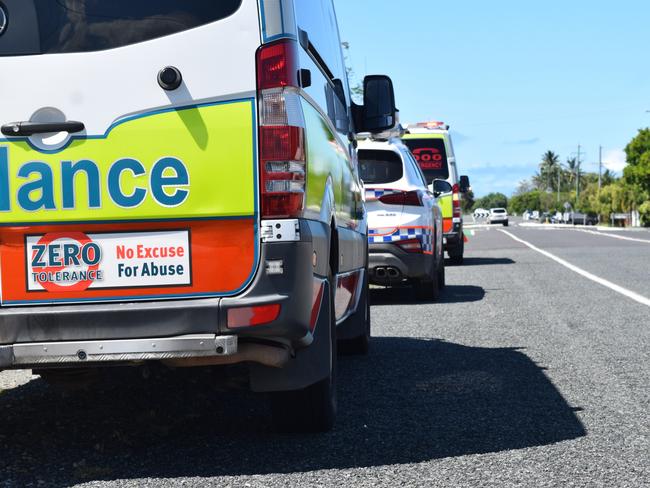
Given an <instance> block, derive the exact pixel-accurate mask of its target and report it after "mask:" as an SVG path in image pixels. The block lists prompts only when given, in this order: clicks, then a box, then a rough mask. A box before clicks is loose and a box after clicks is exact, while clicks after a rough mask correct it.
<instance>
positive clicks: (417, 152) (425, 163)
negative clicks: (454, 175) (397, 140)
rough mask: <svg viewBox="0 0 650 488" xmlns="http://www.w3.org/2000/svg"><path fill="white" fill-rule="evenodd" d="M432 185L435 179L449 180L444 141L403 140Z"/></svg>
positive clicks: (428, 182)
mask: <svg viewBox="0 0 650 488" xmlns="http://www.w3.org/2000/svg"><path fill="white" fill-rule="evenodd" d="M402 142H403V143H404V144H406V145H407V146H408V148H409V149H410V150H411V152H412V153H413V156H414V157H415V160H416V161H417V162H418V164H419V165H420V169H422V172H423V173H424V177H425V178H426V179H427V184H428V185H430V184H431V182H432V181H433V180H435V179H440V180H446V179H447V178H449V167H448V166H447V151H446V150H445V141H444V140H443V139H403V140H402Z"/></svg>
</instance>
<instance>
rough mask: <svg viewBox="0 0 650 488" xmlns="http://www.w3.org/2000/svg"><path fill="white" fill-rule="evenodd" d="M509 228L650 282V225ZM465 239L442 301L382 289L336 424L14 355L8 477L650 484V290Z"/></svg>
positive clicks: (597, 269) (608, 272)
mask: <svg viewBox="0 0 650 488" xmlns="http://www.w3.org/2000/svg"><path fill="white" fill-rule="evenodd" d="M507 230H508V231H509V232H511V233H512V234H514V235H515V236H517V237H519V238H521V239H524V240H526V241H528V242H530V243H532V244H534V245H536V246H537V247H539V248H542V249H544V250H546V251H548V252H551V253H552V254H554V255H556V256H558V257H560V258H562V259H564V260H566V261H568V262H570V263H572V264H574V265H576V266H579V267H580V268H582V269H585V270H586V271H588V272H590V273H592V274H594V275H597V276H600V277H602V278H605V279H607V280H609V281H611V282H613V283H615V284H617V285H619V286H622V287H625V288H627V289H629V290H631V291H634V292H636V293H638V294H640V295H643V296H645V297H647V298H650V287H649V286H648V283H650V242H637V241H625V240H621V239H617V238H613V237H608V236H602V235H594V234H589V233H586V232H580V231H575V230H546V229H537V228H534V229H531V228H522V227H513V226H511V227H509V228H508V229H507ZM619 235H629V236H632V237H638V238H639V239H647V240H650V234H648V233H625V234H619ZM467 250H468V251H467V258H466V264H465V265H463V266H459V267H448V268H447V282H448V286H447V288H446V290H445V291H444V293H443V296H442V299H441V301H440V302H439V303H418V302H416V301H415V300H414V299H413V297H412V293H411V292H410V290H408V289H407V288H404V289H398V290H389V289H375V290H373V294H372V299H373V303H374V304H373V307H372V319H373V327H374V335H375V337H374V338H373V342H372V351H371V354H370V355H369V356H368V357H366V358H342V359H341V361H340V369H339V370H340V374H339V380H340V385H339V387H340V390H339V405H340V415H339V420H338V424H337V426H336V429H335V430H334V431H333V432H332V433H329V434H326V435H320V436H280V435H277V434H274V433H273V432H272V431H271V429H270V427H269V425H268V411H267V408H268V405H267V403H266V401H265V398H264V397H263V396H258V395H253V394H250V393H246V392H243V391H236V392H234V393H233V392H232V391H227V392H225V390H230V389H231V388H232V386H233V385H232V384H224V383H223V381H221V380H220V378H218V377H216V376H215V375H214V374H212V373H210V372H202V373H201V374H198V375H197V374H193V373H196V372H195V371H193V372H188V371H185V372H181V373H177V374H164V375H160V376H159V375H157V374H154V375H153V376H152V377H151V378H149V379H148V380H143V379H141V378H139V377H136V376H135V375H134V374H133V373H131V372H127V373H120V374H117V375H116V376H115V377H114V378H112V379H111V380H108V381H105V382H102V383H100V384H99V386H95V387H93V388H91V389H90V390H87V391H77V392H67V393H62V392H59V391H58V390H55V389H53V388H50V387H48V386H47V385H45V384H44V383H43V381H42V380H40V379H38V378H37V377H31V376H30V375H29V374H27V373H24V372H3V373H0V486H20V487H23V486H30V485H31V486H70V485H81V486H119V487H126V486H251V487H256V486H391V487H392V486H422V487H425V486H426V487H429V486H449V487H470V486H471V487H484V486H507V487H515V486H517V487H547V486H549V487H550V486H553V487H556V486H557V487H583V486H585V487H601V486H602V487H633V486H634V487H637V486H650V418H649V412H650V336H649V332H648V331H649V329H650V313H649V312H650V309H649V308H648V306H646V305H643V304H641V303H638V302H636V301H633V300H631V299H629V298H627V297H625V296H623V295H621V294H619V293H617V292H615V291H613V290H611V289H609V288H606V287H604V286H602V285H600V284H598V283H595V282H593V281H590V280H588V279H586V278H584V277H583V276H580V275H579V274H577V273H575V272H574V271H572V270H569V269H567V268H566V267H564V266H562V265H560V264H558V263H556V262H555V261H552V260H551V259H549V258H548V257H546V256H543V255H541V254H539V253H537V252H535V251H533V250H531V249H529V248H528V247H526V246H525V245H523V244H521V243H519V242H516V241H515V240H513V239H512V238H511V237H510V236H508V235H506V234H504V233H502V232H501V228H498V227H494V228H490V229H479V230H477V231H476V232H475V235H473V236H471V237H470V242H469V243H468V247H467ZM231 383H233V382H231ZM2 389H4V390H2Z"/></svg>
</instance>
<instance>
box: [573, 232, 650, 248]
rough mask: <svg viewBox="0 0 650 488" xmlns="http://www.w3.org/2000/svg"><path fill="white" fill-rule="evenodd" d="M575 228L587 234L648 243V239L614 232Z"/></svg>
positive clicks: (649, 242)
mask: <svg viewBox="0 0 650 488" xmlns="http://www.w3.org/2000/svg"><path fill="white" fill-rule="evenodd" d="M575 230H578V231H580V232H586V233H587V234H594V235H596V236H605V237H612V238H614V239H623V240H624V241H634V242H645V243H646V244H650V240H648V239H637V238H636V237H627V236H620V235H615V234H608V233H606V232H596V231H595V230H586V229H575Z"/></svg>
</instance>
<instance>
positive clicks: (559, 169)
mask: <svg viewBox="0 0 650 488" xmlns="http://www.w3.org/2000/svg"><path fill="white" fill-rule="evenodd" d="M561 174H562V166H560V164H559V163H558V165H557V204H558V205H559V204H560V175H561Z"/></svg>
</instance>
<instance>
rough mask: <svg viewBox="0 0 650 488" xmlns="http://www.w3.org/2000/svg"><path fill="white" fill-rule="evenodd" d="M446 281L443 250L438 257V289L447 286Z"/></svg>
mask: <svg viewBox="0 0 650 488" xmlns="http://www.w3.org/2000/svg"><path fill="white" fill-rule="evenodd" d="M445 281H446V278H445V253H444V251H443V252H442V253H441V254H440V257H439V258H438V290H442V289H443V288H444V287H445V285H446V282H445Z"/></svg>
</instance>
